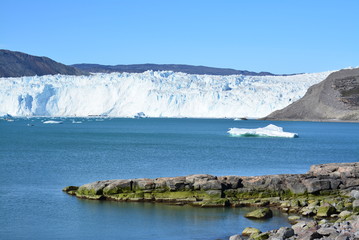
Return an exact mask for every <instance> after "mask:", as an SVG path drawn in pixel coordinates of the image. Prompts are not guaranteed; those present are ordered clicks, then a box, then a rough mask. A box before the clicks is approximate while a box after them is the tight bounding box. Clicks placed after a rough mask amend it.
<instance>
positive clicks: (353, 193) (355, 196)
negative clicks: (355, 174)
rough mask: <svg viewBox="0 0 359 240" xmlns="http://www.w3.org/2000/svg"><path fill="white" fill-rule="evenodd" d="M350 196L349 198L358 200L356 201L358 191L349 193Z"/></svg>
mask: <svg viewBox="0 0 359 240" xmlns="http://www.w3.org/2000/svg"><path fill="white" fill-rule="evenodd" d="M350 196H351V197H352V198H355V199H356V200H358V199H359V190H353V191H351V192H350Z"/></svg>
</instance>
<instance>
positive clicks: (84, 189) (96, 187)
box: [76, 180, 115, 196]
mask: <svg viewBox="0 0 359 240" xmlns="http://www.w3.org/2000/svg"><path fill="white" fill-rule="evenodd" d="M114 181H115V180H108V181H97V182H92V183H88V184H85V185H82V186H81V187H79V188H78V189H77V193H76V194H77V195H78V196H95V195H98V196H100V195H102V193H103V189H104V188H105V187H107V186H108V185H109V184H111V183H112V182H114Z"/></svg>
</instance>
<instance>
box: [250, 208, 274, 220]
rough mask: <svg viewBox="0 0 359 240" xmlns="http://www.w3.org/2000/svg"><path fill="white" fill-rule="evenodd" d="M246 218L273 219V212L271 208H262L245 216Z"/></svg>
mask: <svg viewBox="0 0 359 240" xmlns="http://www.w3.org/2000/svg"><path fill="white" fill-rule="evenodd" d="M245 217H246V218H257V219H261V218H271V217H273V212H272V210H270V209H269V208H260V209H257V210H254V211H252V212H249V213H247V214H246V215H245Z"/></svg>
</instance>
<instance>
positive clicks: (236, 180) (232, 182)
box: [218, 176, 242, 189]
mask: <svg viewBox="0 0 359 240" xmlns="http://www.w3.org/2000/svg"><path fill="white" fill-rule="evenodd" d="M218 180H219V181H220V182H221V183H223V184H224V185H225V186H226V188H227V189H236V188H239V187H241V185H242V184H241V182H242V178H241V177H239V176H223V177H218Z"/></svg>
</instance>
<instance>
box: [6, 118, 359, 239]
mask: <svg viewBox="0 0 359 240" xmlns="http://www.w3.org/2000/svg"><path fill="white" fill-rule="evenodd" d="M46 120H54V121H61V122H62V124H43V121H46ZM80 122H81V123H80ZM268 124H275V125H277V126H280V127H283V128H284V131H288V132H295V133H298V135H299V138H293V139H286V138H238V137H231V136H229V134H228V133H227V131H228V129H229V128H232V127H237V128H259V127H265V126H267V125H268ZM354 161H359V124H358V123H318V122H271V121H255V120H249V121H233V120H230V119H107V118H105V119H96V118H87V119H79V118H77V119H70V118H67V119H47V118H38V119H36V118H30V119H15V121H14V122H6V121H0V182H1V184H0V239H100V238H107V239H150V240H151V239H157V240H161V239H169V240H171V239H173V240H175V239H176V240H177V239H178V240H179V239H181V240H182V239H208V240H210V239H212V240H214V239H227V238H228V236H230V235H232V234H237V233H240V232H241V231H242V230H243V228H244V227H247V226H252V227H257V228H259V229H261V230H262V231H266V230H270V229H274V228H278V227H280V226H284V225H288V224H289V223H288V222H287V219H286V217H287V216H286V215H283V214H281V213H279V212H275V217H274V218H272V219H270V220H266V221H253V220H248V219H246V218H244V217H243V214H244V213H245V212H248V211H249V210H250V209H247V208H239V209H232V208H211V209H202V208H195V207H190V206H172V205H166V204H154V203H126V202H124V203H119V202H106V201H90V200H81V199H77V198H75V197H72V196H69V195H67V194H65V193H63V192H61V189H62V188H63V187H65V186H67V185H82V184H85V183H89V182H93V181H97V180H106V179H127V178H142V177H148V178H156V177H170V176H184V175H189V174H199V173H207V174H213V175H218V176H220V175H242V176H251V175H263V174H281V173H305V172H306V171H308V169H309V167H310V165H312V164H321V163H331V162H354Z"/></svg>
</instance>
